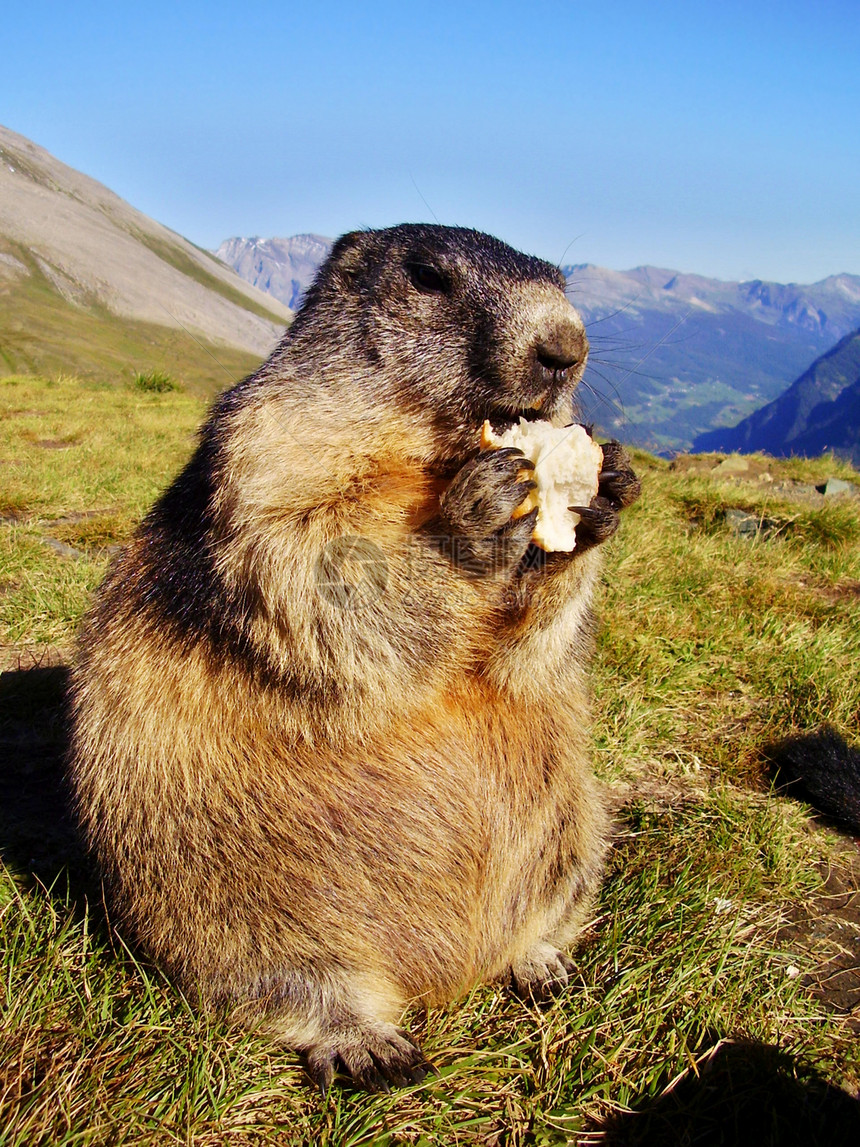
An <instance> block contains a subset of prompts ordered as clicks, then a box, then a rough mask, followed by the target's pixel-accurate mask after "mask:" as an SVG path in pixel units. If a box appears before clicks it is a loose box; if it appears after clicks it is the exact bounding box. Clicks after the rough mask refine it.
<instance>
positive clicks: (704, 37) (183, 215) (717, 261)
mask: <svg viewBox="0 0 860 1147" xmlns="http://www.w3.org/2000/svg"><path fill="white" fill-rule="evenodd" d="M0 42H2V49H3V50H2V54H0V60H2V65H0V123H3V124H5V125H6V126H7V127H10V128H12V129H13V130H14V131H18V132H20V133H22V134H23V135H26V136H28V137H29V138H31V139H33V140H34V141H35V142H37V143H39V144H41V145H42V146H43V147H46V148H47V149H48V150H49V151H51V152H53V153H54V154H55V155H56V156H58V157H59V158H60V159H62V160H64V161H65V162H66V163H69V164H71V165H72V166H73V167H77V168H79V169H80V170H83V171H85V172H87V174H89V175H93V176H94V177H96V178H97V179H100V180H101V181H102V182H103V183H106V184H107V185H108V186H109V187H111V188H113V189H114V190H115V191H117V192H118V193H119V194H120V195H122V196H124V197H125V198H126V199H128V200H129V201H130V202H131V203H133V204H134V205H135V206H136V207H138V208H140V209H141V210H142V211H145V212H146V213H147V214H149V215H152V216H154V217H155V218H157V219H159V220H160V221H161V222H163V223H166V224H167V225H168V226H169V227H172V228H174V229H175V230H177V231H179V232H181V233H182V234H184V235H186V236H188V238H190V239H192V240H193V241H194V242H196V243H198V244H200V245H201V246H205V247H214V246H216V245H217V244H218V243H219V242H220V241H221V240H222V239H224V238H227V237H228V236H231V235H237V234H238V235H264V236H270V235H292V234H296V233H298V232H302V231H313V232H317V233H320V234H325V235H335V234H339V233H341V232H343V231H346V230H349V229H351V228H353V227H357V226H385V225H388V224H391V223H398V222H402V221H405V220H419V219H425V220H426V219H429V220H432V219H433V218H437V219H438V220H439V221H440V222H443V223H458V224H464V225H468V226H473V227H477V228H480V229H481V230H485V231H490V232H492V233H494V234H497V235H499V236H500V237H501V238H503V239H505V240H507V241H508V242H510V243H513V244H514V245H515V246H517V247H521V248H523V249H525V250H528V251H530V252H533V253H535V254H539V255H542V256H543V257H545V258H549V259H552V260H553V261H558V260H562V261H564V262H576V263H582V262H593V263H599V264H602V265H605V266H609V267H616V268H619V269H621V268H627V267H632V266H635V265H639V264H642V263H652V264H657V265H658V266H663V267H671V268H676V269H679V270H683V271H697V272H700V273H702V274H707V275H715V276H719V277H721V278H728V279H733V278H758V277H760V278H771V279H777V280H780V281H785V282H787V281H796V282H810V281H813V280H816V279H820V278H823V277H824V276H825V275H828V274H833V273H836V272H839V271H850V272H853V273H858V274H860V5H858V4H857V0H844V2H843V0H839V2H836V0H834V2H829V0H819V2H818V3H807V2H793V0H783V2H781V3H772V2H771V0H746V2H745V3H738V2H735V0H720V2H719V3H717V2H716V0H714V2H709V3H704V4H697V3H695V2H694V0H687V2H685V3H671V2H666V3H661V2H660V0H653V2H650V3H649V2H648V0H639V2H635V3H634V2H632V0H600V2H596V0H595V2H592V0H581V2H580V0H569V2H555V0H532V2H531V3H529V4H526V3H516V4H514V3H506V2H499V3H487V2H485V0H473V2H470V3H465V2H462V0H461V2H460V3H453V2H449V0H437V2H435V3H426V2H423V0H422V2H419V3H412V4H410V3H408V2H407V0H402V2H401V3H387V2H383V0H366V2H365V3H344V2H338V0H316V2H315V3H310V4H307V5H305V4H302V5H297V4H293V3H290V2H289V0H281V2H280V3H268V2H256V0H247V2H246V3H244V4H235V3H229V4H228V3H221V2H220V0H209V2H208V3H201V2H189V3H181V2H177V3H173V4H168V3H161V2H160V0H153V2H150V3H149V4H148V5H147V6H146V8H145V10H144V6H143V5H138V4H123V3H122V2H121V0H116V2H114V3H110V4H109V3H101V2H98V3H86V2H85V0H82V2H81V3H79V4H77V5H71V4H68V3H62V4H60V3H43V2H41V0H32V2H30V3H26V4H21V3H16V4H11V3H10V4H8V5H6V6H5V11H4V13H3V18H2V36H1V37H0Z"/></svg>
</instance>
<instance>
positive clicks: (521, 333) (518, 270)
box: [287, 224, 588, 461]
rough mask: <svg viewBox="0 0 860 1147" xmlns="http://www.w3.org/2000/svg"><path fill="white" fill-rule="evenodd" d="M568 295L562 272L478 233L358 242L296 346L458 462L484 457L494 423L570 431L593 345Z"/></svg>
mask: <svg viewBox="0 0 860 1147" xmlns="http://www.w3.org/2000/svg"><path fill="white" fill-rule="evenodd" d="M564 289H565V280H564V276H563V275H562V273H561V272H560V271H559V270H558V269H557V268H556V267H554V266H552V265H551V264H550V263H545V262H544V261H543V260H541V259H536V258H533V257H532V256H529V255H523V254H521V253H520V252H519V251H515V250H514V249H513V248H512V247H508V246H507V244H505V243H502V242H500V241H499V240H498V239H494V238H493V237H492V236H490V235H484V234H482V233H481V232H479V231H471V230H467V229H465V228H461V227H442V226H433V225H430V224H411V225H410V224H404V225H401V226H399V227H391V228H388V229H387V230H382V231H356V232H352V233H350V234H348V235H344V236H343V237H342V238H340V239H338V241H337V242H336V243H335V245H334V247H333V248H332V251H331V254H330V256H329V258H328V260H327V261H326V262H325V263H324V264H323V266H322V267H321V269H320V271H319V274H318V276H317V278H316V281H315V282H314V284H313V286H312V287H311V289H310V290H309V292H308V295H307V297H306V300H305V303H304V305H303V307H302V309H301V310H300V311H299V314H298V315H297V317H296V320H295V322H294V324H293V327H292V328H291V331H290V334H289V336H288V340H287V343H288V345H290V346H291V349H294V350H295V351H298V352H299V354H301V353H302V351H301V347H302V344H306V345H307V349H308V350H311V351H312V355H313V358H314V361H315V362H316V363H317V364H319V363H320V361H321V360H322V361H323V362H325V361H326V360H328V361H329V362H330V363H331V368H332V369H331V371H330V372H329V373H330V374H331V376H332V377H334V378H336V379H338V380H341V379H344V378H349V379H350V380H351V382H350V384H353V385H357V386H361V387H362V388H363V389H365V390H366V388H367V387H371V388H372V392H373V395H374V396H375V397H377V396H378V398H379V400H380V401H381V402H385V403H386V404H387V405H389V406H390V408H392V409H403V410H405V411H408V412H409V413H410V415H411V416H412V417H414V418H419V419H422V418H426V419H427V420H428V422H429V423H430V424H431V425H432V426H433V430H434V438H435V440H436V441H437V442H438V444H439V453H440V458H442V459H448V460H451V461H454V460H456V459H457V458H459V457H462V456H464V455H466V454H468V453H470V452H472V451H474V449H475V443H476V441H477V434H478V430H479V428H480V426H481V423H482V422H483V420H484V419H485V418H489V419H490V420H491V422H492V423H493V424H494V425H495V426H496V427H497V428H501V427H502V426H503V425H505V424H509V423H511V422H513V421H515V420H516V418H517V417H519V416H520V415H525V416H526V417H540V418H546V419H550V420H552V421H553V422H556V423H557V424H561V425H564V424H565V423H568V422H570V420H571V417H572V396H573V391H574V389H575V387H576V385H577V383H578V382H579V380H580V378H581V377H582V372H583V370H584V368H585V360H586V356H587V354H588V340H587V339H586V337H585V328H584V326H583V323H582V320H581V319H580V317H579V315H578V314H577V313H576V311H575V310H574V309H573V307H572V306H571V305H570V303H569V302H568V300H567V299H566V298H565V294H564ZM347 363H350V364H352V370H351V371H346V372H345V371H344V366H345V365H346V364H347ZM323 373H326V372H325V366H324V367H323Z"/></svg>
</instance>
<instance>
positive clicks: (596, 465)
mask: <svg viewBox="0 0 860 1147" xmlns="http://www.w3.org/2000/svg"><path fill="white" fill-rule="evenodd" d="M503 446H515V447H516V448H517V449H518V450H522V452H523V454H524V455H525V456H526V458H528V459H529V460H530V461H531V462H534V466H535V468H534V470H523V473H522V476H523V478H531V479H533V481H535V482H537V489H535V490H532V491H531V492H530V493H529V495H528V497H527V498H526V499H525V501H524V502H523V503H522V504H521V505H520V506H518V507H517V509H516V510H515V511H514V514H513V516H514V517H515V518H519V517H522V515H523V514H527V513H528V512H529V511H530V510H533V509H534V508H535V506H537V509H538V516H537V521H536V522H535V532H534V535H533V538H532V540H533V541H534V543H535V545H536V546H540V548H541V549H542V550H549V551H551V552H555V553H570V552H571V551H572V550H573V549H574V547H575V546H576V527H577V525H578V524H579V520H580V517H579V514H574V513H572V512H571V511H570V510H569V509H568V506H587V505H588V504H589V502H590V501H591V499H592V498H593V497H594V495H595V494H596V493H597V480H598V475H599V474H600V468H601V466H602V465H603V451H602V450H601V449H600V447H599V446H598V444H597V443H596V442H595V441H594V439H593V438H592V437H591V435H590V434H589V433H588V431H587V430H586V429H585V427H584V426H553V425H552V424H551V423H549V422H529V421H528V420H527V419H525V418H521V419H520V420H519V422H518V423H515V424H514V425H513V426H511V427H510V428H509V429H508V430H505V431H504V432H503V433H502V434H496V433H495V432H494V430H493V428H492V426H491V425H490V423H489V422H485V423H484V425H483V427H482V428H481V448H482V449H484V450H491V449H493V450H499V449H501V448H502V447H503Z"/></svg>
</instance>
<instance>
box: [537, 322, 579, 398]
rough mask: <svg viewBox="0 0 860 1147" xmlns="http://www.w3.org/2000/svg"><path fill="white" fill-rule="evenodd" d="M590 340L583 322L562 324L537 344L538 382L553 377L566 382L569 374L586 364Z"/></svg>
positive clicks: (555, 379)
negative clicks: (573, 368) (575, 368)
mask: <svg viewBox="0 0 860 1147" xmlns="http://www.w3.org/2000/svg"><path fill="white" fill-rule="evenodd" d="M587 354H588V339H587V338H586V337H585V328H584V327H583V325H582V323H581V322H577V323H574V322H571V323H564V324H563V325H562V324H560V325H559V326H558V327H556V329H555V330H554V331H552V332H551V333H550V334H548V335H546V336H544V337H543V338H541V339H539V340H538V341H537V343H535V363H536V381H539V380H540V378H547V376H549V377H551V378H552V379H553V380H554V381H555V382H562V383H563V382H566V381H567V372H568V371H569V370H570V369H571V368H572V367H577V366H580V365H581V364H582V363H583V362H585V357H586V355H587Z"/></svg>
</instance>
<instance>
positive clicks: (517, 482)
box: [441, 446, 536, 575]
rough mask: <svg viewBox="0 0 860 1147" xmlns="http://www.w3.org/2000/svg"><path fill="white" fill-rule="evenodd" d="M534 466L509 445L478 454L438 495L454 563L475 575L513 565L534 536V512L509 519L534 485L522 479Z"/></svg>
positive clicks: (528, 480)
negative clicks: (440, 494) (440, 496)
mask: <svg viewBox="0 0 860 1147" xmlns="http://www.w3.org/2000/svg"><path fill="white" fill-rule="evenodd" d="M533 469H534V464H533V463H532V462H530V461H529V460H528V458H526V457H525V456H524V455H523V453H522V452H521V451H519V450H517V449H515V448H514V447H512V446H506V447H505V448H504V449H501V450H482V451H481V452H480V453H479V454H478V455H477V456H476V457H475V458H472V459H470V461H468V462H467V463H466V464H465V466H463V468H462V469H461V470H460V471H459V472H458V473H457V474H456V475H455V477H454V480H453V481H452V482H451V485H450V486H449V487H448V489H447V490H446V491H445V493H444V495H443V496H442V503H441V525H442V530H443V532H444V535H445V537H446V543H445V544H446V548H450V551H451V554H452V556H453V558H454V560H455V561H456V562H457V563H458V564H459V565H460V566H461V567H462V568H463V569H464V570H466V571H467V572H470V573H473V574H476V575H485V574H488V573H491V572H492V573H496V572H503V571H504V570H505V569H507V568H509V567H510V566H513V565H516V563H517V562H519V560H520V558H522V556H523V554H524V553H525V550H526V547H527V546H528V544H529V542H530V541H531V536H532V533H533V532H534V522H535V518H536V512H535V511H532V512H531V513H530V514H524V515H523V516H522V517H521V518H518V519H514V518H512V514H513V513H514V511H515V510H516V509H517V507H518V506H521V505H522V503H523V502H524V500H525V499H526V497H527V496H528V494H529V493H530V492H531V491H532V490H534V489H535V486H536V483H535V482H534V481H532V479H530V478H523V477H521V475H522V473H523V471H524V470H525V471H529V470H533Z"/></svg>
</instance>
